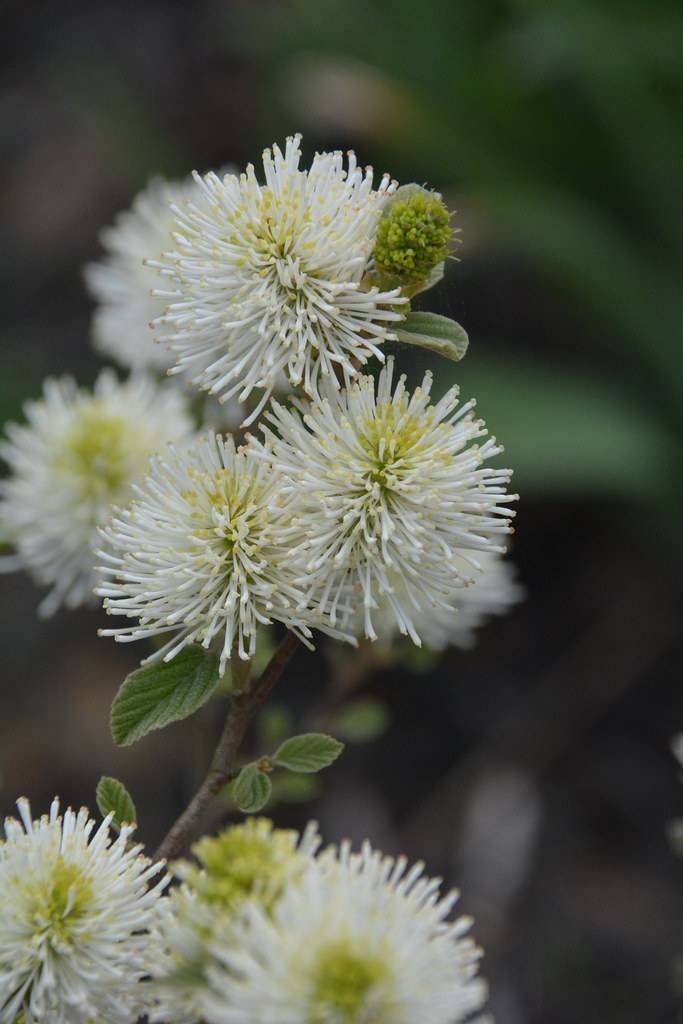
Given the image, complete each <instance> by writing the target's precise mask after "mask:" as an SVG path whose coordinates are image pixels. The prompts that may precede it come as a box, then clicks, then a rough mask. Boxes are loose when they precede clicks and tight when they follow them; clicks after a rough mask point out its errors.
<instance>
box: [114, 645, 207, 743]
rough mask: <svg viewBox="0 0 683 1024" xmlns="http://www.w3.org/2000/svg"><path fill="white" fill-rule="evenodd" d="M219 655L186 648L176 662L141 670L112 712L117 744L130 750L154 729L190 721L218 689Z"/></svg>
mask: <svg viewBox="0 0 683 1024" xmlns="http://www.w3.org/2000/svg"><path fill="white" fill-rule="evenodd" d="M218 680H219V677H218V655H217V654H213V653H211V652H209V651H205V650H204V649H203V648H202V647H197V646H191V647H185V648H184V649H183V650H182V651H180V653H179V654H176V656H175V658H173V660H172V661H169V662H165V661H160V662H155V663H154V664H153V665H147V666H145V667H144V668H138V669H136V670H135V672H131V674H130V675H129V676H128V677H127V679H126V680H125V681H124V683H123V686H122V687H121V689H120V690H119V692H118V693H117V695H116V697H115V698H114V703H113V704H112V709H111V734H112V736H113V737H114V742H115V743H117V744H118V745H119V746H121V747H127V746H129V745H130V744H131V743H135V741H136V740H139V739H141V738H142V737H143V736H146V735H147V733H148V732H151V730H152V729H162V728H163V727H164V726H165V725H169V724H170V723H171V722H177V721H180V719H182V718H187V717H188V715H191V714H192V713H193V712H195V711H197V709H198V708H200V707H201V706H202V704H205V703H206V701H207V700H208V699H209V698H210V697H211V695H212V694H213V692H214V691H215V689H216V687H217V686H218Z"/></svg>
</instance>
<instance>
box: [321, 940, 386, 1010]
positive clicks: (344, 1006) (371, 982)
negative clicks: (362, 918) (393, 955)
mask: <svg viewBox="0 0 683 1024" xmlns="http://www.w3.org/2000/svg"><path fill="white" fill-rule="evenodd" d="M386 973H387V972H386V965H385V964H384V963H383V961H382V960H381V959H379V958H378V957H376V956H363V955H362V954H361V953H360V952H358V951H357V950H355V949H354V948H353V947H352V945H351V943H350V942H346V941H341V942H337V943H333V944H331V945H328V946H324V947H323V948H322V949H321V950H320V952H319V953H318V957H317V960H316V965H315V969H314V973H313V979H312V980H313V992H312V999H311V1006H312V1013H311V1019H310V1024H328V1022H329V1021H331V1020H333V1021H335V1024H384V1017H383V1015H382V1007H380V1006H379V1005H374V1006H373V1005H372V1004H370V1005H368V1000H369V997H370V996H371V994H372V990H373V989H374V988H375V986H376V985H377V983H378V982H380V981H382V980H383V979H384V978H385V976H386ZM373 1010H374V1011H375V1012H373V1015H372V1016H369V1015H368V1013H369V1012H372V1011H373ZM361 1013H362V1014H363V1015H362V1017H361Z"/></svg>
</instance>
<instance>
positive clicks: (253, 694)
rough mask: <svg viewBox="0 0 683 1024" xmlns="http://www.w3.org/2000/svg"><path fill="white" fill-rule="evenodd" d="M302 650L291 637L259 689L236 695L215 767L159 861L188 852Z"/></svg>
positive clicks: (167, 840) (160, 851)
mask: <svg viewBox="0 0 683 1024" xmlns="http://www.w3.org/2000/svg"><path fill="white" fill-rule="evenodd" d="M298 646H299V638H298V637H297V636H295V634H294V633H291V632H290V633H287V635H286V637H285V638H284V640H283V641H282V643H281V644H280V646H279V647H278V649H277V651H276V652H275V654H274V655H273V657H272V658H271V659H270V661H269V662H268V665H267V666H266V668H265V670H264V672H263V674H262V675H261V678H260V679H259V681H258V682H257V683H256V685H255V686H253V687H252V688H251V689H250V690H247V691H244V692H241V693H237V694H234V695H233V697H232V700H231V703H230V710H229V711H228V716H227V718H226V719H225V725H224V726H223V732H222V733H221V736H220V739H219V740H218V746H217V747H216V750H215V753H214V755H213V760H212V761H211V767H210V768H209V771H208V772H207V774H206V777H205V779H204V781H203V782H202V784H201V786H200V787H199V789H198V790H197V792H196V793H195V795H194V796H193V797H192V799H191V800H190V803H189V804H188V805H187V807H186V808H185V810H184V811H183V813H182V814H181V815H180V817H179V818H178V820H177V821H176V822H175V824H174V825H172V826H171V828H170V830H169V832H168V834H167V835H166V836H165V838H164V839H163V840H162V842H161V845H160V846H159V849H158V850H157V852H156V853H155V855H154V858H155V860H170V859H171V858H173V857H177V856H178V854H180V853H182V851H183V850H184V849H185V847H186V846H187V844H188V842H189V841H190V838H191V837H192V835H193V833H194V832H195V830H196V828H197V825H198V823H199V820H200V818H201V816H202V814H203V812H204V810H205V809H206V807H207V806H208V804H209V803H210V802H211V800H212V799H213V797H214V796H215V795H216V793H218V792H219V790H221V789H222V788H223V786H225V784H226V783H227V782H229V781H230V778H231V774H232V771H233V769H234V765H235V758H236V756H237V754H238V752H239V749H240V747H241V746H242V741H243V739H244V736H245V733H246V731H247V729H248V728H249V726H250V725H251V723H252V721H253V719H254V716H255V715H256V712H257V711H258V710H259V708H260V707H261V706H262V704H263V703H264V701H265V700H266V699H267V698H268V695H269V694H270V692H271V690H272V689H273V687H274V686H275V684H276V683H277V681H278V680H279V678H280V676H281V675H282V673H283V672H284V670H285V669H286V667H287V665H288V664H289V662H290V660H291V658H292V655H293V654H294V653H295V652H296V650H297V648H298Z"/></svg>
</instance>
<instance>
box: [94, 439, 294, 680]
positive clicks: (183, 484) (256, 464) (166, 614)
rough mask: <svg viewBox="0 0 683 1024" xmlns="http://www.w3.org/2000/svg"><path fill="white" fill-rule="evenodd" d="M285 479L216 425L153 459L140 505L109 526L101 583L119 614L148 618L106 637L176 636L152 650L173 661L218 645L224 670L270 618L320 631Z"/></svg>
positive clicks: (250, 650) (247, 652) (245, 653)
mask: <svg viewBox="0 0 683 1024" xmlns="http://www.w3.org/2000/svg"><path fill="white" fill-rule="evenodd" d="M286 483H287V481H286V478H285V477H284V476H283V475H282V473H281V472H280V471H279V468H278V466H277V464H276V463H274V462H272V461H268V460H266V459H264V458H263V457H262V453H260V454H259V457H256V456H255V455H254V453H253V452H252V451H251V449H249V448H248V447H245V448H240V449H236V447H235V443H234V440H233V438H232V437H231V436H228V437H226V438H223V437H221V436H219V435H216V434H214V433H213V432H210V433H209V434H206V435H204V436H203V437H202V438H201V439H200V440H199V441H198V442H197V443H196V444H195V445H193V446H192V447H191V448H189V449H187V450H184V451H182V452H180V451H175V450H173V449H172V448H170V449H169V450H168V451H167V452H166V453H165V454H164V455H163V456H157V457H156V458H155V459H153V460H152V467H151V472H150V475H149V476H148V477H147V478H146V480H145V481H144V483H143V484H141V485H140V486H139V487H138V488H137V489H136V494H137V497H136V498H135V500H134V501H133V503H132V505H131V506H130V508H129V509H125V510H123V511H119V512H117V513H116V515H115V516H114V517H113V519H112V522H111V524H110V525H109V527H107V528H106V529H105V530H104V531H103V536H104V538H105V541H106V545H105V549H104V550H103V551H102V553H101V554H102V558H103V565H102V567H101V570H100V571H101V573H102V575H103V577H106V579H105V581H104V582H103V583H102V585H101V587H100V588H99V590H98V593H99V594H100V595H101V596H102V597H103V598H104V599H105V601H104V605H105V608H106V610H107V612H108V613H110V614H113V615H125V616H127V617H128V618H139V620H140V623H139V625H130V626H127V627H122V628H120V629H106V630H102V631H101V633H102V635H103V636H114V637H115V638H116V639H117V640H119V641H129V640H137V639H139V638H142V637H149V636H157V635H160V634H162V633H167V632H172V633H173V634H174V636H173V637H172V638H171V639H170V640H169V641H168V643H166V644H165V645H164V646H163V647H162V648H160V650H159V651H157V652H155V654H154V655H152V659H157V658H160V657H164V658H165V659H166V660H167V661H168V660H170V659H171V658H173V657H174V655H175V654H177V653H178V651H180V650H181V649H182V648H183V647H185V646H186V645H187V644H191V643H200V644H202V645H203V646H204V647H209V646H210V645H211V644H212V643H213V642H214V641H215V642H217V643H219V644H220V649H221V657H220V671H221V673H222V672H223V671H224V669H225V664H226V661H227V660H228V659H229V658H230V657H231V655H232V653H233V649H235V651H236V653H237V654H238V655H239V657H240V658H243V659H248V658H251V657H252V656H253V654H254V651H255V645H256V630H257V626H258V625H259V623H262V624H265V623H270V622H273V621H278V622H282V623H284V624H285V625H286V626H287V627H288V628H289V629H293V630H294V631H295V632H297V634H298V635H299V636H300V637H301V638H303V639H307V638H308V637H310V635H311V632H310V629H309V628H308V624H309V623H310V622H311V621H312V617H311V615H310V613H309V612H308V611H306V609H305V601H304V595H303V591H302V588H301V586H300V585H299V584H298V583H297V578H298V577H299V576H300V575H301V572H302V566H301V564H300V562H298V561H297V559H296V558H295V557H293V556H292V553H291V536H292V533H293V531H294V527H293V526H292V516H293V508H294V507H295V505H296V503H295V499H294V496H293V495H292V493H291V488H286V487H285V485H286ZM147 660H148V661H149V660H150V659H147Z"/></svg>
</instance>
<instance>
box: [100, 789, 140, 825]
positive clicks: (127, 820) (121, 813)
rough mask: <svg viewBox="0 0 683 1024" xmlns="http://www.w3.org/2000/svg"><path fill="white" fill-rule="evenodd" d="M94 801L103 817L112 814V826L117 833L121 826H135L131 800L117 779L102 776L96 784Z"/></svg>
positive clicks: (135, 819) (133, 808) (133, 805)
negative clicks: (95, 800)
mask: <svg viewBox="0 0 683 1024" xmlns="http://www.w3.org/2000/svg"><path fill="white" fill-rule="evenodd" d="M96 799H97V806H98V808H99V811H100V814H101V815H102V816H103V817H106V816H107V815H108V814H109V813H110V812H113V814H114V817H113V819H112V825H113V827H114V828H115V829H116V831H117V832H118V831H119V830H120V829H121V826H122V825H135V823H136V821H137V813H136V810H135V804H134V803H133V798H132V796H131V795H130V793H129V792H128V790H127V789H126V787H125V786H124V785H123V783H122V782H119V780H118V779H114V778H112V777H111V776H110V775H103V776H102V778H101V779H100V781H99V782H98V784H97V793H96Z"/></svg>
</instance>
